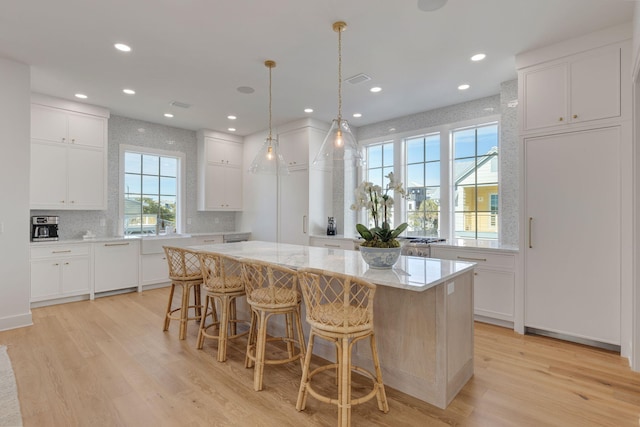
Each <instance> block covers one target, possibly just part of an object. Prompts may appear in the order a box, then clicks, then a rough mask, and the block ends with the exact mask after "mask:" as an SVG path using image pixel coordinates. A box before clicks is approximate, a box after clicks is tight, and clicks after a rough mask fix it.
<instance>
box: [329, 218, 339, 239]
mask: <svg viewBox="0 0 640 427" xmlns="http://www.w3.org/2000/svg"><path fill="white" fill-rule="evenodd" d="M337 233H338V229H337V228H336V220H335V219H334V218H333V217H332V216H330V217H329V221H328V224H327V236H335V235H336V234H337Z"/></svg>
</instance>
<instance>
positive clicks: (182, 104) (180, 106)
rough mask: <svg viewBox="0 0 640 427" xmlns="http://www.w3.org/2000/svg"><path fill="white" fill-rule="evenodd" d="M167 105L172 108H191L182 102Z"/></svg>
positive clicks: (172, 102)
mask: <svg viewBox="0 0 640 427" xmlns="http://www.w3.org/2000/svg"><path fill="white" fill-rule="evenodd" d="M169 105H171V106H172V107H179V108H189V107H191V105H189V104H185V103H184V102H180V101H171V102H170V103H169Z"/></svg>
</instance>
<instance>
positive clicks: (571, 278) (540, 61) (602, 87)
mask: <svg viewBox="0 0 640 427" xmlns="http://www.w3.org/2000/svg"><path fill="white" fill-rule="evenodd" d="M625 37H626V34H625V33H621V32H619V31H611V32H603V33H601V34H599V35H598V37H595V36H592V37H588V38H584V39H583V40H579V39H574V40H572V41H570V42H565V43H563V44H560V45H555V46H551V47H548V48H544V49H540V50H538V51H533V52H527V53H525V54H522V55H519V57H518V58H517V59H516V62H517V65H518V84H519V88H518V92H519V124H520V137H521V138H520V139H521V159H522V176H521V179H522V190H523V191H522V197H521V223H520V224H521V227H520V228H521V235H520V236H521V239H520V241H521V248H522V254H523V270H524V284H523V289H522V292H523V295H522V297H523V298H522V300H523V301H524V316H523V319H521V321H522V322H523V326H524V329H525V330H530V331H533V332H537V333H541V334H545V335H551V336H559V337H561V338H565V339H569V340H573V341H577V342H585V343H589V344H595V345H600V346H604V347H609V348H613V349H619V348H620V346H621V344H622V339H621V317H623V316H624V313H623V312H624V310H625V308H624V307H623V302H622V298H623V295H624V290H623V286H622V283H623V276H624V268H625V258H624V255H623V253H622V248H623V247H624V244H625V239H627V237H625V231H624V230H625V227H626V226H628V225H629V224H630V218H629V217H630V214H627V213H626V212H627V211H628V210H627V209H626V208H625V203H627V202H626V201H625V199H626V197H627V191H628V190H629V188H627V187H626V184H625V183H624V178H625V177H626V174H628V173H630V170H631V169H630V165H627V163H626V162H625V154H626V153H627V150H629V149H630V148H629V147H630V144H631V140H630V136H631V133H630V126H631V124H630V110H631V104H630V93H631V77H630V66H629V61H630V59H629V58H630V41H629V40H626V39H625ZM629 194H630V193H629ZM627 234H628V233H627Z"/></svg>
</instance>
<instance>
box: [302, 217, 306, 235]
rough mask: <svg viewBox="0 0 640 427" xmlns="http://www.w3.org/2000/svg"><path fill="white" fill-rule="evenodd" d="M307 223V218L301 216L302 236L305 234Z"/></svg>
mask: <svg viewBox="0 0 640 427" xmlns="http://www.w3.org/2000/svg"><path fill="white" fill-rule="evenodd" d="M306 223H307V216H306V215H302V234H307V227H306V226H305V225H306Z"/></svg>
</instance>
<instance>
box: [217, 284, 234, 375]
mask: <svg viewBox="0 0 640 427" xmlns="http://www.w3.org/2000/svg"><path fill="white" fill-rule="evenodd" d="M220 299H221V301H222V304H220V305H221V306H222V318H221V319H220V328H219V332H218V333H219V335H218V362H224V361H225V360H227V337H228V336H229V306H230V305H231V299H230V298H229V297H228V296H227V295H224V296H223V297H221V298H220Z"/></svg>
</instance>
